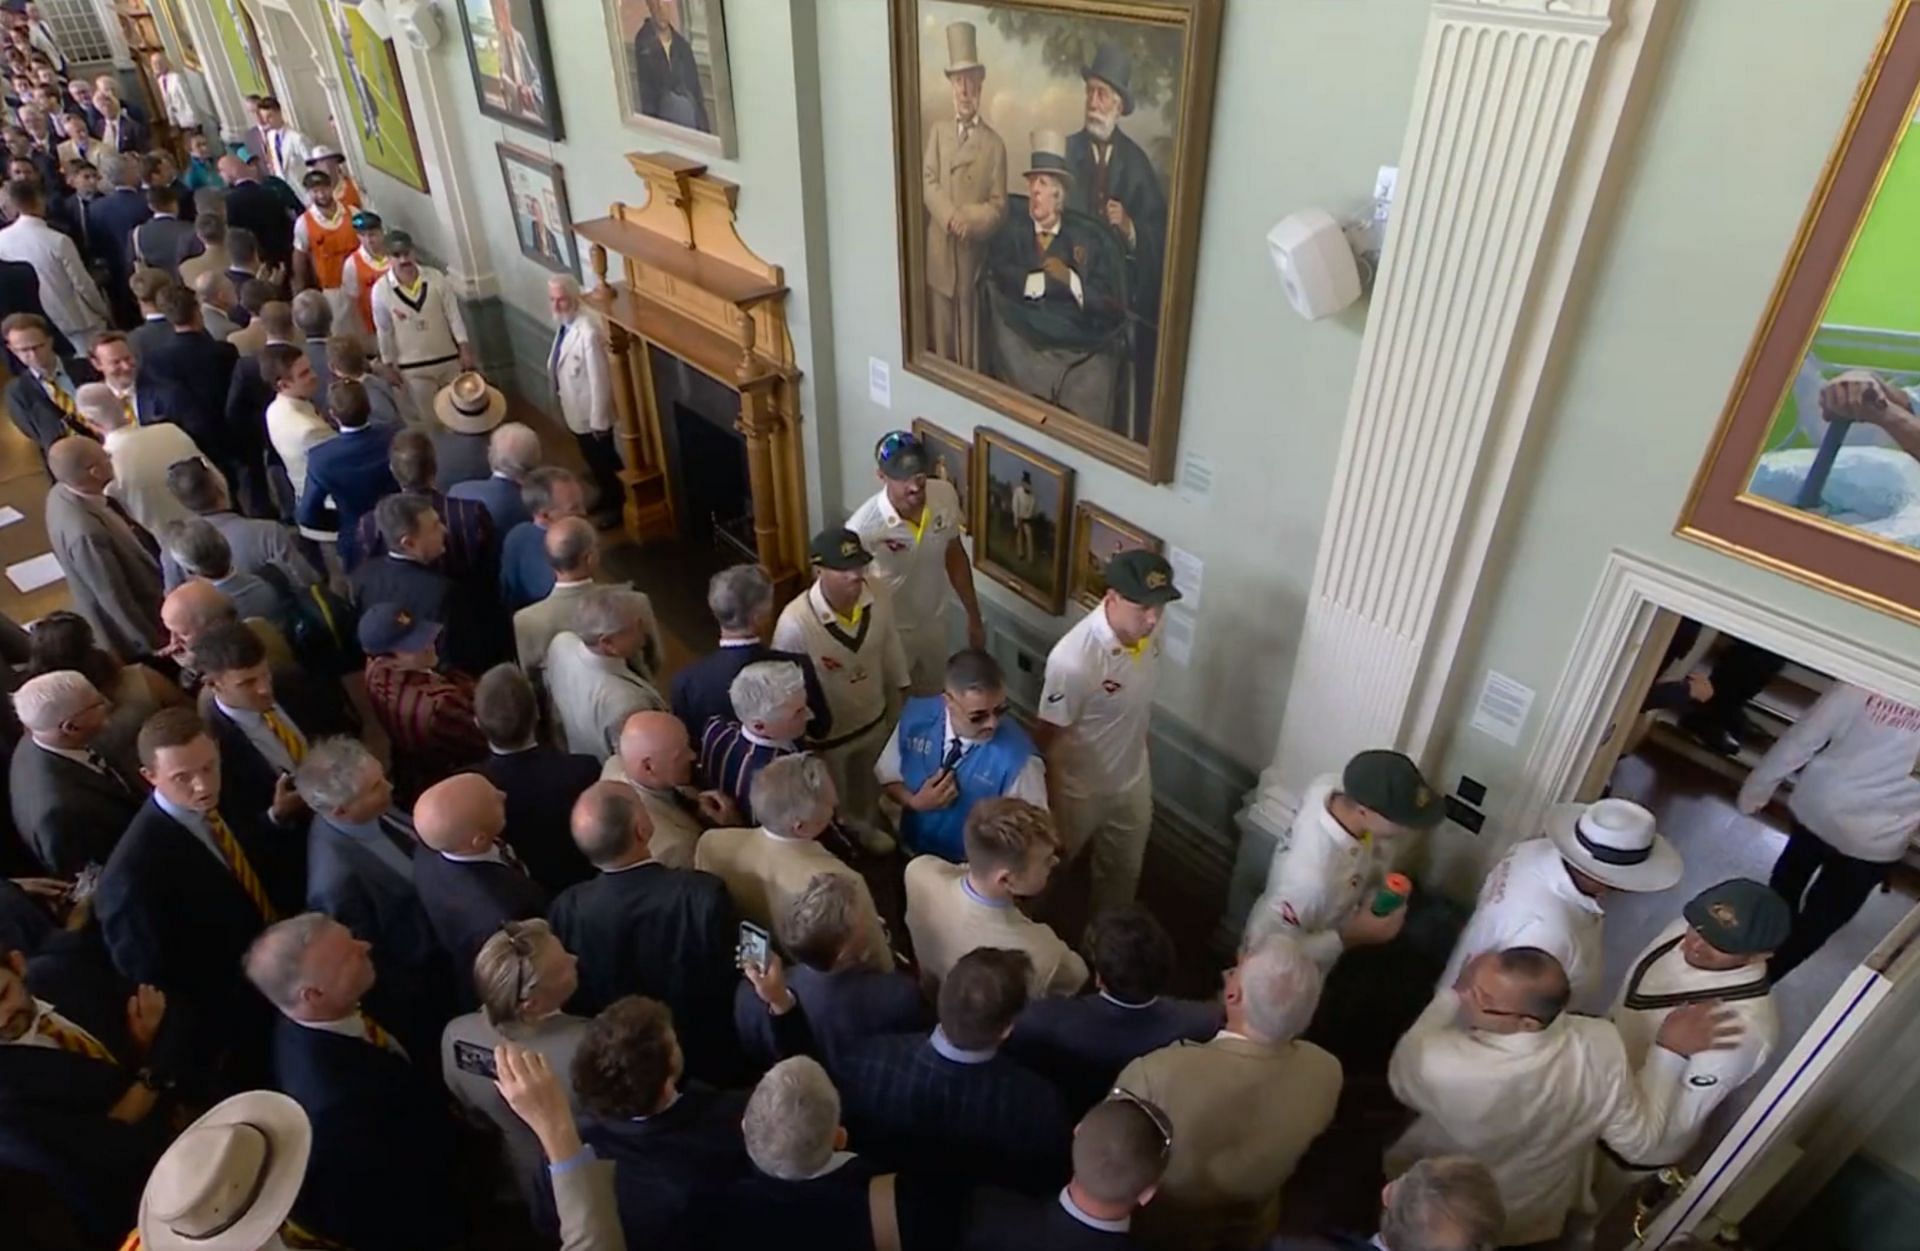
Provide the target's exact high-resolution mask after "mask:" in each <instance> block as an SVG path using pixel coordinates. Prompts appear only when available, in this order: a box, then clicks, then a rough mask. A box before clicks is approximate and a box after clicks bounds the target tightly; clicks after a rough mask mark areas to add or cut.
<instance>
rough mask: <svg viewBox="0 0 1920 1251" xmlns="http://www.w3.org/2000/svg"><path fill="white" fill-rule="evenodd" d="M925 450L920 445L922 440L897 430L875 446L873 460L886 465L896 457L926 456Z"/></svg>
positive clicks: (885, 436)
mask: <svg viewBox="0 0 1920 1251" xmlns="http://www.w3.org/2000/svg"><path fill="white" fill-rule="evenodd" d="M925 450H926V449H924V448H923V447H922V446H921V445H920V440H918V439H916V438H914V437H913V436H912V435H910V434H907V433H905V432H904V431H900V430H895V431H894V432H893V433H891V434H888V435H884V436H882V438H881V439H880V442H878V443H876V444H874V447H873V458H874V459H875V460H877V461H879V462H880V463H881V464H883V465H884V464H886V463H887V462H889V461H891V460H892V459H893V458H894V457H896V456H901V455H905V454H907V453H912V454H914V455H916V456H919V455H924V454H925Z"/></svg>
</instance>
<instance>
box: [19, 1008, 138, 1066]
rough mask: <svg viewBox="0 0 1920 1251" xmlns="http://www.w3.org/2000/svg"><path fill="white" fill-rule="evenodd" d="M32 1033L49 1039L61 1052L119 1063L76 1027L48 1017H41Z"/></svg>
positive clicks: (110, 1053)
mask: <svg viewBox="0 0 1920 1251" xmlns="http://www.w3.org/2000/svg"><path fill="white" fill-rule="evenodd" d="M34 1032H35V1033H37V1034H39V1035H40V1036H41V1037H43V1038H51V1039H52V1040H53V1041H54V1044H55V1045H56V1046H58V1047H59V1048H60V1050H62V1051H71V1052H73V1053H74V1054H75V1055H82V1056H85V1057H87V1059H89V1060H104V1061H106V1062H107V1063H108V1064H118V1063H120V1062H119V1061H118V1060H116V1059H114V1058H113V1052H111V1051H108V1050H107V1048H106V1045H105V1044H104V1043H102V1042H101V1041H100V1040H99V1039H98V1038H95V1037H94V1036H93V1035H92V1034H89V1033H87V1031H85V1030H83V1029H81V1028H80V1027H79V1026H77V1025H68V1024H67V1023H66V1022H64V1021H59V1020H55V1019H54V1018H53V1017H50V1016H49V1017H42V1018H41V1019H40V1023H39V1024H38V1025H36V1026H35V1027H34Z"/></svg>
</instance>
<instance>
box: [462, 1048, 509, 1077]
mask: <svg viewBox="0 0 1920 1251" xmlns="http://www.w3.org/2000/svg"><path fill="white" fill-rule="evenodd" d="M453 1066H454V1067H455V1068H457V1069H459V1070H460V1071H461V1072H462V1073H472V1074H474V1075H475V1076H476V1077H485V1078H489V1079H493V1078H498V1077H499V1076H500V1072H499V1070H498V1069H497V1068H495V1066H494V1063H493V1048H491V1047H482V1046H481V1045H480V1044H479V1043H470V1042H455V1043H454V1044H453Z"/></svg>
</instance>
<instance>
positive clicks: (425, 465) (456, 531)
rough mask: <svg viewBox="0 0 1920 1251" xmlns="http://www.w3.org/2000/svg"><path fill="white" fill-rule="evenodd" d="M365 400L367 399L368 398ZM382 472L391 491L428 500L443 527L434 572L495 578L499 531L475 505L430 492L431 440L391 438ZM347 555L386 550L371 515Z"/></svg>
mask: <svg viewBox="0 0 1920 1251" xmlns="http://www.w3.org/2000/svg"><path fill="white" fill-rule="evenodd" d="M368 395H369V398H371V395H372V393H371V392H369V393H368ZM387 468H388V470H389V471H391V472H392V474H393V481H394V482H395V483H396V484H397V487H396V489H398V490H401V491H404V492H406V493H407V494H408V495H418V496H420V497H421V498H422V499H425V500H430V501H431V502H432V503H433V511H434V513H435V515H437V516H438V517H439V518H440V521H441V523H442V524H443V525H445V526H446V528H447V550H446V551H445V552H443V553H441V555H440V561H439V566H438V567H439V569H440V572H442V573H444V574H446V575H447V576H448V577H449V578H452V579H453V580H454V581H456V582H459V581H463V580H465V579H467V578H485V579H487V580H488V583H489V585H491V584H492V580H493V579H494V578H495V577H497V576H498V573H497V570H498V568H499V561H500V534H501V529H500V527H499V526H498V525H496V524H495V522H494V518H493V515H492V514H491V513H489V512H488V511H487V506H486V505H485V504H482V503H481V502H480V501H479V500H475V499H467V498H463V497H461V496H457V495H448V494H446V493H444V492H442V491H440V490H439V489H438V488H437V487H436V485H435V483H436V482H437V481H438V479H439V476H440V462H439V459H438V456H437V454H436V453H435V452H434V450H433V440H432V439H430V438H428V437H427V436H426V435H424V434H422V433H421V432H420V431H418V430H402V431H400V432H399V433H397V434H395V435H394V436H393V447H392V451H391V452H390V453H389V458H388V461H387ZM342 537H343V538H344V537H345V536H342ZM353 550H354V559H355V560H356V561H359V560H371V559H372V558H374V557H376V556H378V555H380V554H381V553H382V552H384V551H386V550H387V545H386V540H384V539H382V538H381V537H380V527H379V525H378V524H376V522H375V519H374V517H373V516H372V515H371V514H364V515H362V516H361V518H360V530H359V533H358V535H357V536H356V537H355V541H354V548H353ZM347 568H348V569H349V570H351V569H352V568H353V564H352V563H349V564H348V565H347Z"/></svg>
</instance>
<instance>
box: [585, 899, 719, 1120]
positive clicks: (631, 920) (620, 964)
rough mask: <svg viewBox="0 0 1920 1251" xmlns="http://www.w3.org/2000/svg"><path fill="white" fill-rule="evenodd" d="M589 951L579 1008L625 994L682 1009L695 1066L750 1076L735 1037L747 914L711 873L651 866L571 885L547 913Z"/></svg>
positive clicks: (588, 1012)
mask: <svg viewBox="0 0 1920 1251" xmlns="http://www.w3.org/2000/svg"><path fill="white" fill-rule="evenodd" d="M547 919H548V920H549V921H551V922H552V923H553V932H554V933H555V934H556V935H557V936H558V937H559V939H560V941H561V943H562V944H564V945H565V946H566V949H567V950H568V951H570V952H572V953H573V954H574V955H575V956H578V957H579V958H580V989H579V991H578V993H576V994H575V995H574V997H573V1001H572V1007H571V1009H570V1010H571V1011H573V1012H575V1013H578V1014H579V1015H581V1016H592V1015H593V1014H594V1013H596V1012H598V1011H600V1009H602V1008H604V1007H606V1006H607V1005H608V1004H610V1003H612V1002H613V1001H614V1000H616V999H618V998H620V997H621V996H623V995H646V996H647V997H649V998H651V999H658V1000H660V1001H661V1002H662V1003H664V1004H666V1005H667V1006H668V1007H669V1008H672V1009H673V1020H674V1027H675V1028H676V1029H677V1030H678V1031H679V1034H680V1040H681V1043H682V1044H683V1047H684V1049H685V1051H686V1055H687V1067H688V1071H689V1072H691V1073H693V1074H694V1075H695V1076H696V1077H700V1078H702V1079H710V1080H714V1081H716V1082H721V1081H725V1080H728V1079H731V1078H734V1077H737V1076H740V1075H741V1070H740V1065H739V1052H738V1044H737V1043H736V1042H735V1040H734V1037H733V988H734V983H735V982H736V981H738V980H739V976H740V975H739V972H738V971H737V970H736V968H735V967H734V947H735V945H736V944H737V942H738V940H739V931H738V922H739V918H738V917H737V916H736V914H735V913H734V910H733V900H732V899H731V898H729V897H728V895H727V888H726V885H725V884H724V883H723V882H721V880H720V879H719V878H717V877H715V876H714V875H713V874H711V873H702V872H700V871H698V870H696V869H669V868H668V867H667V866H665V865H663V864H643V865H640V866H638V867H637V868H632V869H626V870H623V871H621V872H619V873H602V874H599V875H598V876H596V877H593V878H591V879H589V880H587V881H585V882H582V883H580V884H579V885H578V886H572V887H569V888H568V889H567V890H565V891H563V892H562V893H561V895H560V897H559V898H558V899H555V900H554V901H553V907H552V908H551V909H550V910H549V911H548V913H547Z"/></svg>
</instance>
